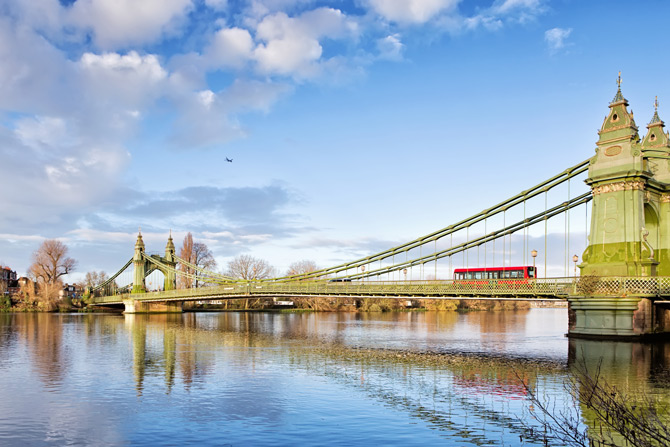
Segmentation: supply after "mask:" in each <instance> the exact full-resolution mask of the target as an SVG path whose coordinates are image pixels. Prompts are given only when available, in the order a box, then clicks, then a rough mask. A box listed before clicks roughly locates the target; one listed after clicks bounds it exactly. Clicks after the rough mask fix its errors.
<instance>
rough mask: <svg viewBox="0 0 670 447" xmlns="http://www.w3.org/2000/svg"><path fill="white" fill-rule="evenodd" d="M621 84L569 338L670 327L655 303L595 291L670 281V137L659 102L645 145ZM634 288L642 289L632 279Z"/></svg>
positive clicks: (606, 131) (593, 171)
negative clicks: (607, 284)
mask: <svg viewBox="0 0 670 447" xmlns="http://www.w3.org/2000/svg"><path fill="white" fill-rule="evenodd" d="M617 84H618V89H617V93H616V95H615V97H614V99H613V100H612V102H611V103H610V105H609V109H610V110H609V113H608V115H607V116H606V117H605V121H604V122H603V125H602V127H601V129H600V131H599V132H598V135H599V139H598V141H597V143H596V145H597V148H596V155H595V156H594V157H593V158H592V159H591V160H590V165H589V172H588V178H587V180H586V183H587V184H588V185H589V186H590V187H591V191H592V194H593V205H592V214H591V228H590V234H589V239H588V246H587V248H586V250H585V251H584V254H583V256H582V260H583V262H582V264H581V265H580V266H579V267H580V269H581V279H580V287H578V289H577V291H576V292H577V295H574V296H571V297H570V328H569V334H570V335H575V336H595V337H602V336H605V337H607V336H612V337H638V336H640V335H647V334H651V333H654V332H662V331H664V330H667V327H668V325H667V323H668V321H666V320H668V317H669V315H668V313H667V311H666V309H665V308H663V307H661V306H657V305H656V304H655V303H654V298H649V297H644V296H636V295H635V294H634V293H633V294H630V295H629V294H626V293H624V294H623V296H619V297H611V296H610V297H606V296H597V295H592V294H590V290H589V283H590V282H594V281H597V280H600V281H602V280H603V277H638V278H640V277H656V276H670V258H669V255H670V250H669V249H670V143H669V138H668V134H667V133H665V132H664V130H663V127H664V123H663V121H661V119H660V118H659V117H658V102H657V101H655V102H654V108H655V111H654V115H653V118H652V119H651V122H650V123H649V125H648V126H647V133H646V135H645V137H644V139H642V140H641V139H640V136H639V134H638V128H637V126H636V125H635V120H634V117H633V112H632V111H630V112H629V111H628V101H627V100H626V99H625V98H624V97H623V95H622V93H621V77H620V76H619V79H618V80H617ZM597 278H598V279H597ZM628 281H629V282H630V283H631V284H634V282H633V281H634V280H633V279H632V278H631V279H630V280H628ZM633 289H634V288H633Z"/></svg>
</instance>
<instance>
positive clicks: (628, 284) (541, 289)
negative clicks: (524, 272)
mask: <svg viewBox="0 0 670 447" xmlns="http://www.w3.org/2000/svg"><path fill="white" fill-rule="evenodd" d="M569 295H597V296H627V295H629V296H640V297H667V296H670V277H653V278H650V277H641V278H639V277H583V278H545V279H537V280H531V281H526V280H489V281H487V280H484V281H479V280H465V281H369V282H367V281H366V282H363V281H353V282H334V281H296V282H263V281H259V282H248V283H241V282H237V283H230V284H224V285H217V286H210V287H201V288H197V289H178V290H168V291H161V292H148V293H137V294H119V295H113V296H103V297H96V298H94V299H93V300H92V302H93V304H119V303H122V302H123V300H127V299H133V300H139V301H190V300H195V299H197V300H209V299H222V298H229V299H235V298H250V297H280V296H341V297H345V296H346V297H379V298H382V297H390V298H402V297H417V298H458V297H465V298H494V297H495V298H501V299H520V300H521V299H523V300H527V299H551V298H553V299H567V297H568V296H569Z"/></svg>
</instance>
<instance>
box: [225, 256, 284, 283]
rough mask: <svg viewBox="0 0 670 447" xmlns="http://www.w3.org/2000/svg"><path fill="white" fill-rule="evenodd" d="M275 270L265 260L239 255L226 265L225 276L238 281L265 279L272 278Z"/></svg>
mask: <svg viewBox="0 0 670 447" xmlns="http://www.w3.org/2000/svg"><path fill="white" fill-rule="evenodd" d="M274 273H275V269H274V267H272V266H271V265H270V264H269V263H268V262H267V261H266V260H264V259H258V258H254V257H253V256H250V255H239V256H237V257H236V258H235V259H233V260H232V261H230V262H229V263H228V271H227V272H226V273H225V274H226V275H227V276H232V277H234V278H240V279H266V278H271V277H272V276H274Z"/></svg>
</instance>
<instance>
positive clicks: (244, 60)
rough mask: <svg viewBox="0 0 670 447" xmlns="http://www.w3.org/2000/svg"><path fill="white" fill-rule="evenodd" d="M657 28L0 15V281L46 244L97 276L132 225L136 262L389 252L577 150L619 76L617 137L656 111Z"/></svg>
mask: <svg viewBox="0 0 670 447" xmlns="http://www.w3.org/2000/svg"><path fill="white" fill-rule="evenodd" d="M669 13H670V4H668V2H666V1H663V0H643V1H639V2H630V1H625V0H591V1H581V0H477V1H469V0H351V1H334V0H333V1H313V0H252V1H240V2H237V1H232V0H143V1H141V2H139V1H135V0H74V1H73V0H60V1H58V0H0V155H1V156H2V160H1V161H0V185H2V196H1V198H0V205H1V209H2V211H1V212H0V264H5V265H9V266H10V267H11V268H12V269H14V270H17V272H18V273H19V275H23V274H25V272H26V271H27V269H28V267H29V265H30V263H31V255H32V253H33V252H34V250H35V249H36V248H37V247H38V246H39V245H40V243H41V242H42V241H43V240H45V239H52V238H57V239H60V240H62V241H63V242H65V243H66V244H67V245H68V247H69V250H70V255H71V256H72V257H74V258H75V259H76V260H77V261H78V268H77V273H76V274H74V275H71V276H70V277H71V278H72V279H73V280H76V279H77V278H80V277H81V276H83V274H84V273H85V272H87V271H93V270H95V271H99V270H105V271H107V272H108V273H113V272H115V271H116V270H118V269H119V268H120V267H121V266H122V265H123V264H125V262H126V261H127V260H128V259H129V258H130V257H131V256H132V252H133V246H134V241H135V239H136V237H137V232H138V229H139V228H141V231H142V235H143V237H144V240H145V243H146V244H147V251H149V252H163V251H164V249H165V244H166V242H167V237H168V234H169V232H170V231H171V232H172V235H173V237H174V239H175V244H176V245H177V247H179V246H180V245H181V241H182V239H183V238H184V236H185V234H186V233H187V232H191V233H192V234H193V237H194V240H195V241H199V242H204V243H206V244H207V245H208V247H209V248H210V249H211V250H212V252H213V254H214V256H215V258H216V260H217V263H218V266H219V267H218V269H219V270H221V269H225V267H226V265H227V263H228V262H229V261H230V260H231V259H232V258H234V257H235V256H237V255H239V254H251V255H253V256H256V257H259V258H263V259H266V260H267V261H269V262H270V263H271V264H272V265H274V266H275V267H276V268H277V270H278V271H279V272H283V271H285V270H286V268H287V267H288V266H289V264H291V263H292V262H295V261H300V260H303V259H309V260H313V261H315V262H316V263H317V264H318V265H319V266H321V267H327V266H331V265H335V264H338V263H340V262H344V261H348V260H353V259H355V258H357V257H360V256H365V255H368V254H371V253H374V252H377V251H380V250H382V249H386V248H389V247H391V246H394V245H397V244H399V243H403V242H406V241H409V240H412V239H414V238H416V237H418V236H421V235H423V234H426V233H429V232H432V231H435V230H437V229H440V228H442V227H445V226H447V225H449V224H451V223H454V222H456V221H458V220H461V219H463V218H465V217H468V216H470V215H472V214H475V213H477V212H479V211H481V210H483V209H485V208H487V207H489V206H491V205H493V204H495V203H498V202H500V201H502V200H504V199H506V198H508V197H510V196H512V195H514V194H516V193H518V192H520V191H522V190H524V189H527V188H529V187H530V186H532V185H535V184H537V183H539V182H541V181H542V180H544V179H546V178H548V177H550V176H552V175H554V174H556V173H558V172H560V171H562V170H564V169H566V168H568V167H570V166H573V165H575V164H577V163H579V162H580V161H582V160H585V159H586V158H588V157H590V156H592V155H593V154H594V149H595V141H596V140H597V131H598V129H599V127H600V125H601V124H602V120H603V117H604V116H605V115H606V114H607V111H608V108H607V106H608V104H609V102H610V101H611V100H612V98H613V97H614V94H615V93H616V88H617V86H616V83H615V80H616V78H617V75H618V72H619V71H621V73H622V75H621V76H622V91H623V94H624V96H625V97H626V98H627V99H628V100H629V102H630V104H631V107H632V109H633V111H634V112H636V120H637V123H638V125H639V126H640V132H641V134H644V132H645V130H646V129H645V128H644V126H645V125H646V124H647V123H648V122H649V120H650V119H651V117H652V115H653V112H654V108H653V101H654V97H655V96H658V99H659V103H660V106H659V109H658V110H659V115H660V116H661V118H662V119H663V118H664V116H670V113H669V114H666V113H665V110H668V109H667V106H666V104H668V103H666V102H665V100H666V98H667V100H668V101H669V103H670V81H669V80H668V79H669V78H668V76H667V73H668V72H669V69H670V58H668V57H667V56H668V43H669V42H668V41H669V37H668V34H667V32H666V30H665V23H664V21H663V20H664V17H667V16H668V14H669ZM226 158H230V159H232V160H233V162H232V163H230V162H227V161H226ZM578 183H579V184H578ZM578 183H575V185H574V186H573V193H578V192H584V191H587V189H586V186H585V185H583V184H581V182H578ZM580 215H581V213H580ZM581 225H582V227H583V226H584V224H583V223H582V224H581ZM552 231H553V230H552ZM556 231H557V233H556V234H555V235H554V236H556V238H558V239H560V234H559V233H560V229H557V230H556ZM584 231H585V230H582V235H581V236H576V237H578V238H580V237H581V238H583V237H584V234H583V233H584ZM538 234H539V233H537V232H535V233H533V234H532V235H531V236H532V237H536V239H535V240H534V242H536V243H537V244H540V243H541V242H540V240H539V239H537V238H539V237H540V236H539V235H538ZM574 234H575V235H576V234H577V232H575V233H574ZM558 239H557V240H558ZM558 245H560V244H558ZM575 247H576V245H575ZM526 249H527V247H526ZM575 249H577V248H575ZM581 249H583V247H581ZM526 251H527V250H526ZM579 253H580V254H581V252H579ZM550 262H555V263H557V264H561V261H556V260H550Z"/></svg>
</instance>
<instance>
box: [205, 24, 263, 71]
mask: <svg viewBox="0 0 670 447" xmlns="http://www.w3.org/2000/svg"><path fill="white" fill-rule="evenodd" d="M253 49H254V41H253V38H252V37H251V34H250V33H249V31H247V30H246V29H242V28H224V29H221V30H219V31H217V32H216V34H215V35H214V38H213V39H212V43H211V44H210V46H209V48H208V49H207V50H206V52H205V58H206V59H207V60H208V63H209V64H211V65H212V66H214V67H217V68H224V67H232V68H241V67H243V66H244V64H245V63H246V62H247V61H248V60H249V59H250V58H251V56H252V50H253Z"/></svg>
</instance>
